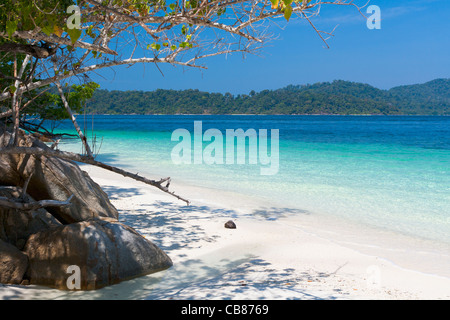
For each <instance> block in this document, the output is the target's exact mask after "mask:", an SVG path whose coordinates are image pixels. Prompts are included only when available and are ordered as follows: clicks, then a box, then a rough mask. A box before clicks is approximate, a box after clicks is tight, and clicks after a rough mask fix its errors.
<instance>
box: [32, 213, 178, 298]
mask: <svg viewBox="0 0 450 320" xmlns="http://www.w3.org/2000/svg"><path fill="white" fill-rule="evenodd" d="M24 252H25V253H26V254H27V255H28V258H29V269H28V271H27V278H29V279H30V283H31V284H38V285H46V286H50V287H55V288H58V289H66V290H67V289H70V288H68V287H67V279H68V278H69V277H71V274H72V273H71V271H70V270H68V267H69V266H73V265H74V266H77V267H79V268H80V271H81V272H80V273H81V274H80V275H81V278H80V284H81V289H82V290H91V289H98V288H102V287H104V286H107V285H111V284H115V283H118V282H120V281H123V280H127V279H131V278H134V277H138V276H142V275H146V274H149V273H153V272H157V271H161V270H164V269H167V268H169V267H170V266H172V261H171V260H170V258H169V257H168V256H167V255H166V254H165V253H164V252H163V251H162V250H161V249H159V248H158V247H157V246H156V245H154V244H153V243H151V242H150V241H148V240H146V239H145V238H144V237H142V236H141V235H139V234H138V233H137V232H136V231H135V230H134V229H132V228H130V227H128V226H125V225H123V224H121V223H119V222H117V221H114V220H113V219H102V220H99V219H97V220H92V221H85V222H78V223H73V224H69V225H66V226H61V227H57V228H51V229H48V230H45V231H41V232H38V233H36V234H33V235H31V236H30V237H29V239H28V242H27V243H26V246H25V249H24ZM69 271H70V272H69Z"/></svg>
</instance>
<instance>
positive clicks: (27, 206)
mask: <svg viewBox="0 0 450 320" xmlns="http://www.w3.org/2000/svg"><path fill="white" fill-rule="evenodd" d="M72 198H73V195H72V196H70V197H69V199H67V200H66V201H57V200H40V201H34V202H23V201H22V200H21V199H8V198H6V197H0V206H2V207H6V208H10V209H17V210H23V211H34V210H37V209H41V208H47V207H65V206H70V205H71V202H70V201H71V200H72Z"/></svg>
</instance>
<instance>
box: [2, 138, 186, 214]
mask: <svg viewBox="0 0 450 320" xmlns="http://www.w3.org/2000/svg"><path fill="white" fill-rule="evenodd" d="M0 154H27V155H33V156H36V157H39V156H46V157H56V158H60V159H64V160H69V161H76V162H81V163H85V164H90V165H93V166H96V167H99V168H103V169H106V170H108V171H111V172H114V173H117V174H120V175H122V176H124V177H128V178H131V179H134V180H136V181H140V182H142V183H145V184H148V185H151V186H153V187H156V188H158V189H160V190H161V191H164V192H165V193H168V194H170V195H172V196H174V197H175V198H177V199H179V200H181V201H184V202H186V204H187V205H189V203H190V201H189V200H186V199H184V198H182V197H180V196H179V195H177V194H175V193H174V192H171V191H169V188H168V185H169V184H170V178H164V179H161V180H159V181H156V180H150V179H147V178H145V177H143V176H140V175H139V174H136V173H131V172H128V171H125V170H123V169H120V168H117V167H113V166H110V165H108V164H105V163H102V162H100V161H97V160H94V159H92V158H89V157H87V156H83V155H79V154H76V153H72V152H67V151H59V150H52V149H43V148H39V147H6V148H0ZM164 182H166V183H167V185H166V186H163V183H164Z"/></svg>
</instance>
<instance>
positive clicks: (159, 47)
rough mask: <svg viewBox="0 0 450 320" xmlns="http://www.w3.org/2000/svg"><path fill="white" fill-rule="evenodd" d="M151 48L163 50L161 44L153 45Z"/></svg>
mask: <svg viewBox="0 0 450 320" xmlns="http://www.w3.org/2000/svg"><path fill="white" fill-rule="evenodd" d="M150 47H152V49H154V50H157V51H158V50H159V49H161V45H160V44H159V43H152V44H151V46H150Z"/></svg>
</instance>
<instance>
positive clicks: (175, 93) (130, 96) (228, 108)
mask: <svg viewBox="0 0 450 320" xmlns="http://www.w3.org/2000/svg"><path fill="white" fill-rule="evenodd" d="M86 112H87V113H92V114H339V115H349V114H379V115H401V114H407V115H450V79H437V80H433V81H430V82H427V83H424V84H418V85H408V86H400V87H395V88H392V89H390V90H381V89H377V88H375V87H372V86H370V85H368V84H362V83H355V82H348V81H342V80H337V81H333V82H323V83H316V84H310V85H289V86H287V87H285V88H282V89H277V90H263V91H261V92H255V91H253V90H252V91H251V92H250V93H249V94H248V95H247V94H239V95H232V94H230V93H225V94H222V93H208V92H202V91H199V90H163V89H158V90H155V91H108V90H97V91H96V92H95V93H94V95H93V97H92V99H91V100H89V101H88V103H87V107H86Z"/></svg>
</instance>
